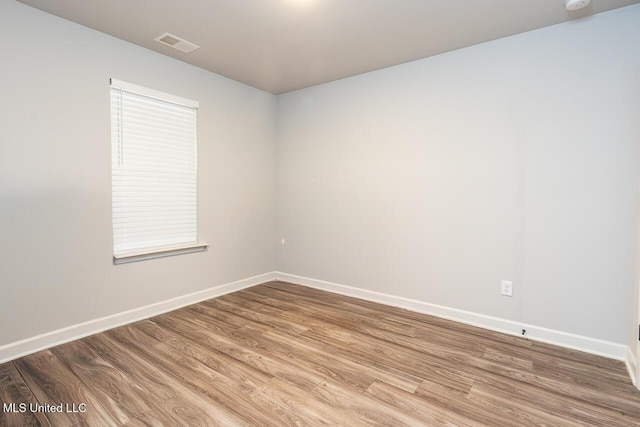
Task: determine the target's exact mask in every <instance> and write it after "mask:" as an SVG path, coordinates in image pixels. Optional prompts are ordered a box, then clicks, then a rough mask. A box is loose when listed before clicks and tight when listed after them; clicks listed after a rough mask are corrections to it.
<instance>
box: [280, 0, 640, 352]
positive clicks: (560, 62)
mask: <svg viewBox="0 0 640 427" xmlns="http://www.w3.org/2000/svg"><path fill="white" fill-rule="evenodd" d="M639 22H640V6H631V7H627V8H623V9H618V10H614V11H611V12H608V13H604V14H599V15H595V16H592V17H589V18H586V19H581V20H577V21H572V22H568V23H565V24H560V25H557V26H553V27H548V28H544V29H541V30H537V31H532V32H528V33H524V34H520V35H517V36H513V37H509V38H505V39H500V40H497V41H493V42H489V43H485V44H481V45H476V46H473V47H469V48H465V49H462V50H458V51H454V52H450V53H447V54H443V55H439V56H436V57H431V58H427V59H424V60H420V61H415V62H411V63H407V64H404V65H400V66H396V67H391V68H387V69H384V70H379V71H376V72H372V73H368V74H364V75H360V76H356V77H352V78H348V79H344V80H340V81H336V82H332V83H328V84H324V85H320V86H316V87H312V88H308V89H304V90H300V91H296V92H291V93H288V94H284V95H281V96H279V97H278V100H277V105H278V107H277V120H278V124H277V135H278V181H277V188H278V229H279V230H278V233H279V238H284V239H285V242H286V243H285V244H281V245H280V250H279V256H278V270H280V271H284V272H287V273H291V274H296V275H300V276H306V277H311V278H314V279H320V280H326V281H331V282H336V283H340V284H344V285H349V286H355V287H360V288H365V289H368V290H373V291H379V292H384V293H388V294H392V295H397V296H403V297H407V298H413V299H416V300H420V301H426V302H429V303H433V304H440V305H444V306H448V307H452V308H457V309H462V310H468V311H472V312H476V313H480V314H485V315H491V316H497V317H501V318H505V319H509V320H514V321H521V322H523V323H528V324H533V325H537V326H541V327H547V328H552V329H556V330H560V331H564V332H570V333H576V334H580V335H584V336H587V337H592V338H598V339H604V340H608V341H612V342H615V343H621V344H625V345H628V343H629V325H631V324H633V323H634V322H635V317H636V316H637V313H635V314H633V315H632V305H633V303H632V301H631V300H632V295H634V283H633V282H634V281H633V276H634V251H635V247H634V239H635V220H636V200H637V191H638V189H637V181H636V175H637V172H638V162H637V159H638V143H639V142H640V119H639V118H640V50H638V46H639V45H640V25H638V23H639ZM502 279H505V280H512V281H513V297H512V298H509V297H504V296H501V295H500V281H501V280H502Z"/></svg>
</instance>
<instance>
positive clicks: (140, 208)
mask: <svg viewBox="0 0 640 427" xmlns="http://www.w3.org/2000/svg"><path fill="white" fill-rule="evenodd" d="M197 108H198V103H197V102H195V101H190V100H187V99H183V98H179V97H176V96H173V95H168V94H164V93H161V92H157V91H154V90H151V89H147V88H144V87H140V86H137V85H133V84H130V83H125V82H122V81H118V80H115V79H112V80H111V170H112V211H113V212H112V213H113V254H114V262H115V263H116V264H118V263H122V262H131V261H139V260H141V259H148V258H156V257H158V256H167V255H175V254H177V253H183V252H194V251H197V250H204V249H205V248H206V244H199V243H198V199H197V198H198V191H197V190H198V189H197V154H196V152H197V144H196V110H197Z"/></svg>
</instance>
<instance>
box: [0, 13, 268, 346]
mask: <svg viewBox="0 0 640 427" xmlns="http://www.w3.org/2000/svg"><path fill="white" fill-rule="evenodd" d="M0 39H2V44H3V46H4V47H3V52H2V57H1V59H0V79H1V80H2V82H3V85H2V86H3V88H2V95H1V96H0V325H2V326H1V327H0V345H3V344H6V343H9V342H13V341H16V340H19V339H23V338H27V337H31V336H34V335H36V334H39V333H43V332H48V331H52V330H55V329H58V328H61V327H65V326H69V325H73V324H76V323H80V322H83V321H87V320H91V319H94V318H98V317H101V316H105V315H109V314H114V313H118V312H121V311H124V310H128V309H132V308H137V307H141V306H144V305H147V304H150V303H154V302H157V301H162V300H166V299H168V298H172V297H176V296H180V295H184V294H188V293H190V292H195V291H198V290H202V289H206V288H210V287H212V286H215V285H220V284H224V283H228V282H231V281H235V280H238V279H243V278H247V277H250V276H253V275H257V274H262V273H265V272H268V271H271V270H273V268H274V265H275V259H276V258H275V257H276V247H275V245H274V242H275V227H274V224H275V222H276V220H275V201H274V200H275V160H276V157H275V97H274V96H273V95H270V94H267V93H265V92H261V91H259V90H256V89H253V88H251V87H248V86H245V85H242V84H239V83H236V82H234V81H231V80H228V79H225V78H223V77H220V76H217V75H215V74H212V73H209V72H207V71H204V70H202V69H199V68H196V67H193V66H190V65H187V64H185V63H182V62H179V61H176V60H173V59H170V58H168V57H166V56H163V55H160V54H157V53H153V52H151V51H148V50H145V49H143V48H140V47H137V46H134V45H132V44H129V43H126V42H123V41H121V40H118V39H115V38H112V37H110V36H106V35H104V34H101V33H98V32H96V31H93V30H90V29H88V28H85V27H82V26H79V25H76V24H73V23H71V22H69V21H65V20H63V19H60V18H57V17H54V16H52V15H49V14H46V13H43V12H40V11H38V10H36V9H32V8H30V7H27V6H24V5H22V4H19V3H17V2H14V1H1V2H0ZM110 77H114V78H117V79H120V80H125V81H128V82H131V83H135V84H139V85H142V86H147V87H150V88H153V89H156V90H160V91H164V92H168V93H172V94H175V95H178V96H182V97H186V98H191V99H195V100H197V101H199V102H200V110H199V111H198V156H199V213H200V235H201V238H202V239H203V240H206V241H208V242H210V243H211V247H210V249H209V251H208V252H206V253H199V254H189V255H182V256H177V257H172V258H164V259H159V260H153V261H145V262H139V263H135V264H128V265H120V266H114V265H112V238H111V164H110V155H111V153H110V115H109V78H110Z"/></svg>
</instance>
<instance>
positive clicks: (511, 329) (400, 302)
mask: <svg viewBox="0 0 640 427" xmlns="http://www.w3.org/2000/svg"><path fill="white" fill-rule="evenodd" d="M275 274H276V277H277V280H282V281H283V282H289V283H294V284H298V285H303V286H308V287H310V288H316V289H321V290H324V291H329V292H334V293H337V294H341V295H347V296H351V297H355V298H361V299H364V300H368V301H373V302H378V303H381V304H386V305H390V306H394V307H400V308H405V309H407V310H411V311H415V312H418V313H424V314H430V315H432V316H437V317H441V318H444V319H449V320H455V321H457V322H462V323H466V324H468V325H473V326H478V327H480V328H484V329H489V330H492V331H496V332H502V333H505V334H509V335H515V336H521V333H522V329H526V330H527V337H528V338H529V339H532V340H536V341H541V342H545V343H549V344H555V345H558V346H562V347H566V348H570V349H573V350H579V351H584V352H586V353H591V354H596V355H599V356H604V357H608V358H611V359H616V360H622V361H625V362H627V361H628V355H627V353H628V351H627V350H628V347H627V346H625V345H622V344H617V343H613V342H609V341H603V340H599V339H595V338H589V337H585V336H582V335H576V334H571V333H567V332H562V331H556V330H553V329H548V328H543V327H540V326H535V325H529V324H526V323H520V322H514V321H512V320H507V319H501V318H498V317H492V316H486V315H484V314H478V313H472V312H469V311H464V310H458V309H455V308H450V307H444V306H441V305H436V304H430V303H427V302H422V301H417V300H413V299H409V298H403V297H398V296H393V295H388V294H383V293H380V292H375V291H369V290H366V289H360V288H354V287H351V286H345V285H340V284H337V283H331V282H326V281H323V280H316V279H310V278H308V277H301V276H296V275H293V274H287V273H281V272H276V273H275ZM627 363H628V362H627Z"/></svg>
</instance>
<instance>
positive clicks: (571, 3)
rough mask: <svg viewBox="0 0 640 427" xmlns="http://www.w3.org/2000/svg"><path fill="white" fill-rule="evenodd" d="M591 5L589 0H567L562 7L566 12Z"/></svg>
mask: <svg viewBox="0 0 640 427" xmlns="http://www.w3.org/2000/svg"><path fill="white" fill-rule="evenodd" d="M590 4H591V0H567V1H566V3H565V4H564V7H565V8H566V9H567V10H578V9H582V8H583V7H587V6H589V5H590Z"/></svg>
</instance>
